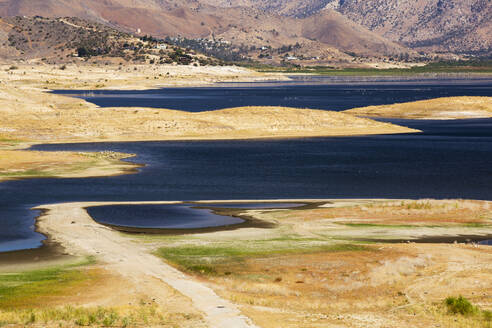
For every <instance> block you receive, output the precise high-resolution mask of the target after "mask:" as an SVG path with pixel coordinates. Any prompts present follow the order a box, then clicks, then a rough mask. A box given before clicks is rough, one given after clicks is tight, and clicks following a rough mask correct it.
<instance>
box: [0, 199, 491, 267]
mask: <svg viewBox="0 0 492 328" xmlns="http://www.w3.org/2000/svg"><path fill="white" fill-rule="evenodd" d="M400 201H411V200H410V199H387V198H386V199H378V198H377V199H372V198H361V199H358V198H353V199H351V198H347V199H333V198H328V199H304V198H303V199H296V198H292V199H249V200H236V199H230V200H199V201H137V202H131V201H129V202H110V201H109V202H77V203H71V202H69V203H57V204H47V205H39V206H36V207H34V208H32V209H38V210H40V211H41V213H40V215H39V216H37V217H36V219H35V220H36V222H35V232H37V233H40V234H42V235H43V236H45V237H46V239H45V240H43V241H42V243H43V245H41V246H40V247H38V248H32V249H22V250H14V251H7V252H0V263H2V264H6V265H16V264H19V265H22V264H26V263H29V262H30V261H33V260H34V261H37V262H38V263H39V262H42V261H48V262H50V261H54V260H62V259H64V258H70V257H73V256H80V255H82V254H71V253H70V252H69V250H68V249H67V247H66V245H64V244H63V242H60V241H59V240H58V238H57V236H56V235H54V234H52V233H51V232H50V231H49V228H48V230H47V228H46V226H45V225H44V224H43V219H44V217H45V216H47V215H48V212H49V210H48V209H47V208H51V207H55V208H56V207H57V206H67V205H71V204H73V205H74V206H75V207H76V208H79V209H80V210H83V211H84V212H85V214H86V215H87V216H88V217H89V218H90V220H91V222H92V223H94V224H95V225H97V226H100V227H102V228H105V229H108V230H110V231H113V232H115V233H126V234H129V235H157V236H180V235H196V234H207V233H214V232H227V231H234V230H239V229H248V228H260V229H272V228H275V227H276V226H277V224H275V223H271V222H267V221H263V220H261V219H258V218H255V217H254V216H252V215H248V214H244V212H245V211H269V210H280V211H281V210H291V211H302V210H309V209H316V208H330V207H344V206H353V205H354V204H364V203H374V202H400ZM228 203H241V204H272V208H263V209H257V208H244V209H242V208H220V207H216V206H215V207H208V206H207V204H228ZM276 203H300V204H302V205H300V206H298V207H291V208H275V207H274V205H275V204H276ZM175 204H188V205H190V207H192V208H193V207H196V208H204V209H209V210H211V211H212V212H213V213H214V214H217V215H224V216H233V217H237V218H240V219H242V220H244V222H242V223H237V224H231V225H224V226H217V227H205V228H189V229H165V228H138V227H127V226H118V225H113V224H107V223H99V222H97V221H96V220H94V219H93V218H92V217H91V216H90V215H89V213H88V212H87V208H90V207H97V206H112V205H175ZM331 205H333V206H331ZM72 222H74V223H72V224H76V221H72ZM490 239H492V233H491V234H476V235H464V234H463V235H462V234H456V235H445V234H444V235H435V236H420V237H415V238H405V239H401V238H400V239H398V238H397V239H374V238H373V239H371V238H353V240H354V241H360V242H371V243H372V242H374V243H381V244H400V243H417V244H453V243H456V242H457V243H460V244H462V243H465V244H466V243H470V242H471V243H475V242H481V241H485V240H490ZM19 259H20V260H19Z"/></svg>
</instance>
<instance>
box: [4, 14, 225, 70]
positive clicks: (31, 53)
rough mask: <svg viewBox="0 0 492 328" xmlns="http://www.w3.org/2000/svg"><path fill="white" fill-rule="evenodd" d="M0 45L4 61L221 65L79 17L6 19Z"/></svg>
mask: <svg viewBox="0 0 492 328" xmlns="http://www.w3.org/2000/svg"><path fill="white" fill-rule="evenodd" d="M0 45H1V47H0V59H3V60H17V61H18V60H39V61H43V62H46V63H67V62H73V61H87V60H89V59H98V60H100V59H105V60H107V61H116V62H120V63H121V62H124V63H126V62H139V63H160V64H171V63H176V64H185V65H188V64H201V65H203V64H214V65H215V64H219V61H217V60H215V59H212V58H208V57H207V56H204V55H197V54H195V53H193V52H190V51H187V50H185V49H182V48H180V47H178V46H171V45H168V44H165V43H162V42H158V41H157V40H155V39H152V38H149V37H137V36H134V35H132V34H130V33H125V32H121V31H120V30H117V29H114V28H111V27H108V26H106V25H104V24H99V23H95V22H92V21H88V20H84V19H80V18H76V17H63V18H44V17H40V16H34V17H20V16H16V17H4V18H3V19H0Z"/></svg>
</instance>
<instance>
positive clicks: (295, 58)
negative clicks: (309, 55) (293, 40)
mask: <svg viewBox="0 0 492 328" xmlns="http://www.w3.org/2000/svg"><path fill="white" fill-rule="evenodd" d="M285 59H287V60H298V59H299V58H297V57H295V56H289V57H287V58H285Z"/></svg>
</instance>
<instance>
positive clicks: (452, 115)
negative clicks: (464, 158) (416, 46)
mask: <svg viewBox="0 0 492 328" xmlns="http://www.w3.org/2000/svg"><path fill="white" fill-rule="evenodd" d="M344 113H347V114H352V115H357V116H368V117H388V118H405V119H428V120H454V119H467V118H489V117H492V97H445V98H436V99H430V100H421V101H414V102H408V103H402V104H393V105H382V106H368V107H362V108H354V109H349V110H346V111H344Z"/></svg>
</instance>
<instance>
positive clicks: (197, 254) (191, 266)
mask: <svg viewBox="0 0 492 328" xmlns="http://www.w3.org/2000/svg"><path fill="white" fill-rule="evenodd" d="M353 251H373V249H372V248H370V247H367V246H364V245H356V244H342V243H336V244H334V243H333V242H326V241H322V240H315V239H297V240H295V239H290V238H287V239H284V238H280V239H278V238H277V239H270V240H256V241H249V242H245V243H234V242H231V243H216V244H205V245H184V246H179V247H175V246H174V247H163V248H160V249H158V250H157V252H156V253H155V254H156V255H157V256H159V257H162V258H164V259H165V260H167V261H169V262H170V263H172V264H175V265H177V266H178V267H179V268H180V269H182V270H184V271H188V272H193V273H199V274H205V275H215V274H220V272H222V271H225V270H227V266H229V265H237V264H241V263H242V262H244V260H245V259H248V258H262V257H270V256H279V255H289V254H308V253H319V252H353Z"/></svg>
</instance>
